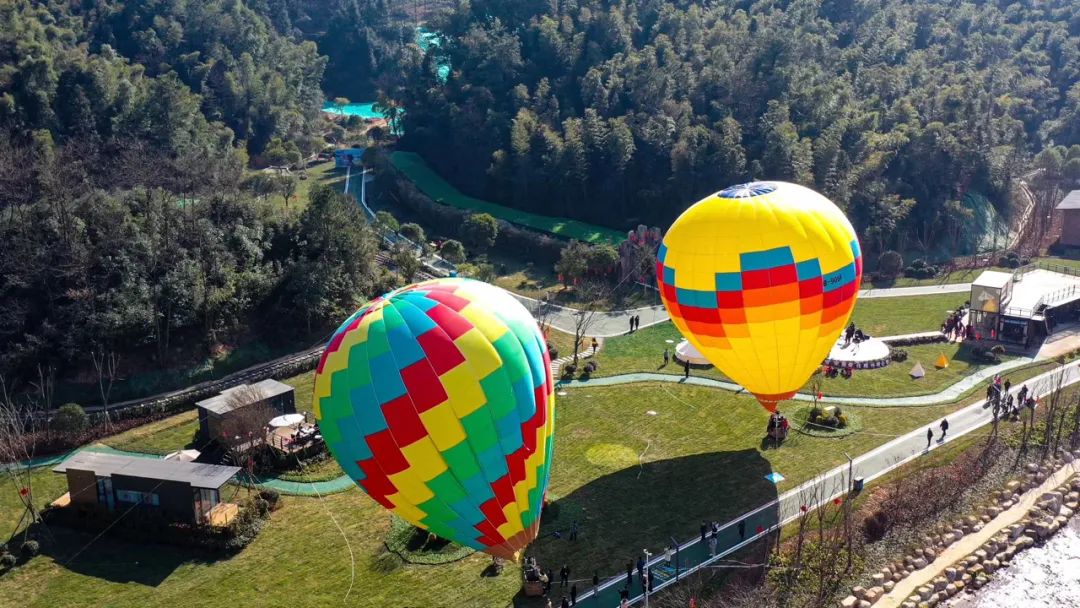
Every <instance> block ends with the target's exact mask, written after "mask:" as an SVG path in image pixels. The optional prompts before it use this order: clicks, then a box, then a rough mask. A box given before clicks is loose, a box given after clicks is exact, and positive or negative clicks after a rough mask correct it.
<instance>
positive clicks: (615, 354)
mask: <svg viewBox="0 0 1080 608" xmlns="http://www.w3.org/2000/svg"><path fill="white" fill-rule="evenodd" d="M667 340H673V341H674V342H675V344H677V343H678V342H679V340H681V337H680V336H679V333H678V330H676V329H675V326H674V325H671V324H670V323H664V324H661V325H656V326H653V327H650V328H646V329H643V330H641V331H639V332H635V333H634V334H632V335H630V336H620V337H618V338H608V340H607V341H606V342H605V345H604V348H603V350H601V351H600V355H599V357H598V359H597V361H598V362H599V363H600V369H599V371H597V373H595V374H593V376H595V377H604V376H617V375H620V374H627V373H632V372H652V373H661V374H671V375H682V373H683V370H682V367H681V366H679V365H678V364H676V363H669V364H668V365H667V366H662V365H661V364H662V363H663V356H662V354H663V352H664V348H665V347H667V348H669V349H671V351H672V352H674V346H675V344H668V343H667ZM903 350H905V351H907V353H908V360H907V361H905V362H902V363H890V364H889V365H888V366H886V367H883V368H880V369H874V370H858V371H856V372H855V373H854V375H853V376H852V377H851V378H850V379H844V378H839V377H838V378H824V377H818V378H814V379H811V381H810V383H809V384H808V385H807V386H806V387H804V388H803V389H802V392H806V393H810V392H811V391H812V390H813V386H814V382H819V383H820V387H821V391H822V392H823V393H824V394H826V395H830V396H834V397H902V396H914V395H928V394H933V393H937V392H940V391H942V390H944V389H946V388H948V387H949V386H952V385H953V384H955V383H956V382H959V381H960V380H962V379H963V378H965V377H966V376H968V375H970V374H972V373H974V372H976V371H977V370H979V369H982V368H984V367H986V366H987V365H986V364H984V363H981V362H976V361H974V359H973V357H972V356H971V350H970V348H967V347H963V346H961V345H960V344H924V345H919V346H907V347H903ZM941 354H944V355H945V357H946V358H947V359H948V360H949V367H947V368H945V369H940V370H939V369H936V368H935V367H934V363H935V362H936V361H937V358H938V356H939V355H941ZM1006 359H1007V357H1006ZM1003 360H1005V359H1003ZM916 361H920V362H922V364H923V368H924V369H925V370H926V376H925V377H923V378H922V379H919V380H914V379H912V378H911V375H910V371H911V368H912V367H913V366H914V365H915V362H916ZM1049 367H1050V364H1039V365H1034V366H1031V369H1030V370H1028V368H1022V369H1020V370H1016V371H1014V372H1013V373H1012V374H1011V375H1016V376H1017V377H1020V376H1024V377H1027V376H1025V374H1028V373H1030V374H1031V375H1035V374H1038V373H1042V372H1044V371H1046V370H1047V369H1049ZM691 373H692V374H693V375H694V376H699V377H705V378H712V379H714V380H729V379H728V378H727V376H725V375H724V374H723V373H721V372H720V371H719V370H717V369H715V368H708V369H700V370H693V372H691Z"/></svg>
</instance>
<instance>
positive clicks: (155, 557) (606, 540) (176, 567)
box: [0, 375, 957, 608]
mask: <svg viewBox="0 0 1080 608" xmlns="http://www.w3.org/2000/svg"><path fill="white" fill-rule="evenodd" d="M305 376H308V377H310V376H309V375H305ZM298 384H299V385H301V386H303V381H301V382H298ZM307 387H308V388H307V390H310V384H308V385H307ZM299 396H300V395H299V394H298V397H299ZM558 399H559V401H558V408H557V416H558V418H557V433H556V452H555V462H554V469H553V474H552V480H551V485H550V488H549V497H550V498H551V499H552V501H553V503H554V505H555V508H554V509H553V510H552V514H553V515H554V514H557V517H550V516H549V517H547V518H545V523H544V525H543V527H542V529H541V538H540V539H539V540H537V541H536V542H535V543H534V544H533V545H532V547H531V548H530V553H531V554H535V555H536V556H537V557H538V558H539V559H540V560H541V562H542V563H543V564H545V565H546V566H550V567H552V568H554V569H556V570H558V568H559V567H560V566H561V565H562V563H564V562H565V563H566V564H568V565H569V566H570V567H571V570H572V572H573V578H591V576H592V572H593V571H594V570H595V571H598V572H599V573H600V574H601V576H607V575H610V574H615V573H617V572H618V570H619V569H620V567H621V565H622V564H624V563H625V562H626V560H627V559H630V557H631V556H632V555H636V552H637V551H639V550H640V549H641V548H643V547H648V548H650V549H651V550H654V551H655V550H662V549H663V548H664V546H665V545H666V544H667V543H668V542H669V541H668V539H669V537H671V536H674V537H676V538H678V539H685V538H687V537H689V536H690V535H693V534H695V533H696V530H697V526H698V524H699V522H700V521H701V520H702V519H718V520H726V519H728V518H731V517H733V516H736V515H738V514H739V513H741V512H743V511H745V510H748V509H750V508H752V507H754V506H757V505H759V504H761V503H762V502H764V501H767V500H769V499H771V498H772V497H774V496H776V495H777V493H778V492H783V491H784V490H786V489H789V488H790V487H793V486H794V485H795V484H798V483H800V482H802V481H805V480H806V479H809V478H811V477H812V476H813V475H815V474H816V473H818V472H820V471H823V470H825V469H828V468H830V467H832V466H836V465H837V464H840V463H841V461H843V460H844V457H843V452H844V451H847V452H849V453H852V454H857V453H862V452H865V451H867V450H869V449H871V448H872V447H874V446H876V445H879V444H881V443H883V442H885V441H887V440H888V439H890V438H891V437H893V436H896V435H900V434H903V433H904V432H907V431H909V430H911V429H915V428H918V427H920V426H922V425H924V424H926V423H928V422H929V421H931V420H933V419H935V418H937V417H939V416H941V415H943V414H945V413H947V412H949V411H951V410H952V409H954V408H955V407H956V406H957V404H952V405H939V406H932V407H918V408H850V409H852V410H853V411H855V412H857V415H858V416H859V418H860V420H861V421H862V424H863V430H862V431H861V432H858V433H855V434H854V435H851V436H849V437H845V438H837V439H831V438H815V437H808V436H804V435H798V434H793V435H792V437H791V438H790V439H789V441H788V442H787V443H786V444H785V445H784V446H783V447H781V448H780V449H767V450H762V438H763V435H764V429H765V424H766V422H767V413H766V412H765V410H763V409H762V408H761V407H760V406H759V405H757V403H756V402H755V401H754V400H753V399H752V398H750V397H748V396H744V395H734V394H732V393H730V392H726V391H722V390H716V389H709V388H703V387H693V386H681V385H662V384H637V385H631V386H620V387H608V388H599V387H598V388H585V389H575V390H572V391H569V392H568V394H567V395H566V396H563V397H559V398H558ZM169 428H170V427H167V426H166V427H163V428H162V429H161V430H160V431H159V433H158V435H160V434H162V433H167V432H168V429H169ZM153 435H155V434H151V435H150V436H153ZM178 439H179V438H178ZM146 440H147V441H151V440H149V439H146ZM106 443H110V441H106ZM771 471H777V472H780V473H781V474H782V475H784V477H785V478H786V480H785V481H784V482H782V483H781V484H780V485H779V486H776V485H773V484H772V483H771V482H768V481H767V480H765V479H764V475H766V474H767V473H769V472H771ZM63 485H64V484H63V477H62V476H60V475H57V474H53V473H51V472H49V471H48V470H47V469H42V470H40V471H38V472H37V473H36V474H35V492H34V496H35V502H36V503H38V504H43V503H45V502H48V501H49V500H52V499H53V498H55V497H56V496H59V495H60V494H62V493H63V491H64V487H63ZM282 504H283V508H282V509H281V510H279V511H278V512H276V513H274V514H273V515H272V517H271V521H270V523H269V525H268V526H267V527H266V528H265V529H264V530H263V532H262V534H261V535H260V536H259V537H258V538H257V539H256V541H255V542H254V543H253V544H252V545H251V546H249V547H247V548H246V549H244V550H243V551H242V552H241V553H240V554H239V555H237V556H234V557H231V558H228V559H219V560H209V561H208V560H207V559H206V558H205V557H204V556H201V555H199V554H197V553H195V552H192V551H190V550H186V549H178V548H172V547H164V546H156V545H152V544H145V545H140V544H133V543H127V542H121V541H117V540H113V539H111V538H109V537H107V536H106V537H102V538H98V539H94V538H93V537H92V536H90V535H87V534H81V533H73V532H69V531H65V530H63V529H61V528H55V529H52V530H51V532H52V534H53V535H54V536H55V538H56V542H55V544H47V550H46V554H45V555H42V556H40V557H38V558H35V559H34V560H32V561H31V562H30V563H28V564H26V565H24V566H21V567H19V568H18V569H17V570H15V571H13V572H10V573H8V574H6V575H4V576H2V577H0V597H18V598H20V599H19V603H18V605H20V606H42V607H46V606H48V607H51V606H117V607H119V608H127V607H129V606H131V607H134V606H165V605H168V606H176V607H184V606H196V607H202V606H222V605H244V604H247V605H257V606H282V607H286V606H288V607H297V606H302V607H306V606H326V605H332V604H340V603H342V602H343V599H344V597H345V594H346V592H347V591H348V589H349V587H350V585H352V591H351V593H350V594H349V599H348V601H346V602H344V603H345V604H346V605H352V606H373V607H374V606H379V607H382V606H425V607H427V606H433V607H435V606H454V607H457V606H505V605H508V604H510V603H515V604H518V605H523V606H530V607H531V606H534V605H538V604H536V603H530V602H526V601H524V599H523V598H522V597H520V596H518V591H519V588H520V579H519V576H520V573H519V571H518V570H517V569H516V568H514V567H512V566H511V567H507V568H506V570H505V571H504V573H503V574H502V575H501V576H498V577H483V576H481V572H482V571H483V570H484V568H485V567H486V566H487V564H488V561H489V560H488V559H487V558H486V557H484V556H481V555H474V556H472V557H469V558H467V559H465V560H463V561H460V562H456V563H453V564H447V565H441V566H415V565H406V564H404V563H402V562H401V560H399V559H398V558H397V557H396V556H393V555H391V554H388V553H387V552H386V550H385V547H384V545H383V536H384V534H385V532H386V530H387V528H388V526H389V521H390V520H389V516H388V515H387V514H386V512H385V511H384V510H383V509H382V508H381V507H380V506H378V505H377V504H376V503H375V502H374V501H372V500H370V499H369V498H367V496H366V495H364V494H363V493H362V492H361V491H359V490H357V489H351V490H349V491H347V492H344V493H340V494H335V495H330V496H325V497H323V498H305V497H284V498H283V503H282ZM17 515H18V510H17V497H16V495H15V493H14V492H13V491H12V490H11V489H10V488H4V489H3V491H0V525H6V526H8V529H11V528H12V527H13V526H14V523H15V521H16V520H17V519H18V517H17ZM335 521H336V524H335ZM573 521H578V522H579V526H580V530H581V537H580V538H579V539H578V540H577V541H576V542H573V543H571V542H570V541H569V540H567V539H566V538H567V534H566V532H567V530H568V528H569V526H570V525H571V522H573ZM338 526H340V528H341V530H342V531H343V532H344V536H343V534H342V532H341V531H339V530H338ZM557 530H559V531H561V532H562V537H561V538H555V537H554V535H553V533H554V532H555V531H557ZM346 539H347V541H348V543H346ZM350 548H351V557H350ZM73 556H74V559H72V557H73ZM354 563H355V570H354V567H353V564H354ZM556 599H557V598H556Z"/></svg>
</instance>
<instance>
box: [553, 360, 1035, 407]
mask: <svg viewBox="0 0 1080 608" xmlns="http://www.w3.org/2000/svg"><path fill="white" fill-rule="evenodd" d="M1034 362H1035V359H1032V358H1030V357H1019V358H1016V359H1012V360H1009V361H1005V362H1004V363H999V364H997V365H994V366H991V367H986V368H983V369H980V370H979V371H977V372H975V373H973V374H971V375H969V376H966V377H964V378H962V379H961V380H959V381H957V382H956V383H955V384H953V385H952V386H949V387H948V388H946V389H945V390H942V391H939V392H937V393H932V394H929V395H912V396H910V397H828V396H826V397H824V398H822V399H819V401H820V402H821V403H837V404H840V405H862V406H867V407H898V406H922V405H937V404H940V403H950V402H952V401H956V400H957V399H959V398H960V397H962V396H963V395H964V394H965V393H967V392H968V391H970V390H971V389H973V388H975V387H976V386H978V385H979V383H980V382H982V381H983V380H988V379H990V378H993V377H994V376H995V375H997V374H1003V373H1005V372H1007V371H1009V370H1013V369H1016V368H1019V367H1023V366H1025V365H1028V364H1030V363H1034ZM638 382H670V383H673V384H690V385H694V386H708V387H711V388H720V389H724V390H728V391H734V392H739V391H742V390H743V388H742V387H741V386H739V385H738V384H735V383H734V382H725V381H723V380H714V379H712V378H701V377H698V376H690V377H689V378H685V379H684V378H683V377H682V376H678V375H675V374H656V373H650V372H641V373H633V374H620V375H618V376H607V377H601V378H590V379H588V380H572V381H562V382H559V383H558V387H559V388H585V387H590V386H616V385H619V384H634V383H638ZM794 399H795V400H797V401H813V400H814V398H813V396H811V395H806V394H803V393H799V394H797V395H795V397H794Z"/></svg>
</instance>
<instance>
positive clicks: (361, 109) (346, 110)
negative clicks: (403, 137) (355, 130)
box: [322, 101, 386, 118]
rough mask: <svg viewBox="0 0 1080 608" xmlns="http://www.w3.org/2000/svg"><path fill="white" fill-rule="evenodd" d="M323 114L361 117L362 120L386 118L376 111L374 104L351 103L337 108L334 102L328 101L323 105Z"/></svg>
mask: <svg viewBox="0 0 1080 608" xmlns="http://www.w3.org/2000/svg"><path fill="white" fill-rule="evenodd" d="M322 110H323V112H329V113H330V114H338V115H341V116H359V117H360V118H386V117H385V116H383V115H382V113H381V112H376V111H375V104H374V103H350V104H348V105H345V106H342V107H340V108H339V107H337V106H335V105H334V102H332V101H327V102H326V103H325V104H323V108H322Z"/></svg>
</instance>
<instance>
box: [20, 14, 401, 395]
mask: <svg viewBox="0 0 1080 608" xmlns="http://www.w3.org/2000/svg"><path fill="white" fill-rule="evenodd" d="M325 64H326V60H325V58H323V57H321V56H320V55H319V52H318V50H317V48H316V45H315V44H314V43H313V42H310V41H297V40H296V39H294V37H293V36H292V35H283V34H282V33H280V32H278V31H277V30H276V29H275V27H274V26H273V24H272V23H271V21H270V20H269V19H267V18H266V17H264V16H263V15H262V14H260V13H259V12H256V11H255V10H252V9H251V8H249V7H247V6H246V5H245V4H244V3H243V2H235V1H230V0H220V1H218V0H202V1H199V2H184V1H180V0H173V1H167V0H149V1H140V2H121V1H118V0H97V1H86V2H66V1H64V2H61V1H54V2H31V1H29V0H13V1H8V2H0V243H2V244H3V245H2V246H0V377H2V378H4V379H6V382H7V386H8V387H9V388H10V386H11V384H12V383H13V382H14V383H16V384H18V383H19V382H18V381H19V380H23V382H22V386H26V382H25V381H26V379H28V378H30V377H36V374H37V370H38V368H39V366H40V368H41V369H46V370H47V369H48V368H49V367H52V368H54V369H56V370H58V371H59V375H60V377H61V378H63V377H70V376H72V375H75V374H76V373H77V372H78V371H79V370H80V369H83V370H86V369H89V368H90V360H91V357H92V355H93V354H95V353H96V354H98V355H100V354H101V353H105V352H113V351H118V352H121V353H123V354H124V358H123V361H124V362H123V366H124V370H125V371H122V374H125V375H126V374H127V371H126V370H131V369H136V370H140V369H147V368H155V367H157V368H161V367H166V366H168V365H170V364H174V363H176V362H177V359H182V358H184V357H185V356H189V355H195V354H197V353H199V352H201V353H203V356H205V353H207V352H210V351H211V350H212V349H214V348H215V347H217V346H218V345H220V344H221V343H222V342H225V343H228V342H230V341H231V340H233V339H235V338H236V337H238V336H239V335H241V334H245V335H247V336H249V337H250V336H252V335H254V336H255V337H266V336H289V335H292V336H294V337H295V336H297V335H299V336H303V335H304V334H305V332H307V331H311V332H316V331H318V330H319V329H321V328H323V327H325V326H326V325H327V324H330V323H332V322H334V321H335V320H337V319H340V318H341V317H342V316H343V315H345V314H348V313H349V312H351V311H352V310H353V307H354V305H355V304H356V302H357V300H359V299H362V298H364V297H366V296H370V295H371V294H372V293H373V292H374V291H376V290H378V289H381V288H383V287H385V285H383V286H379V285H377V282H378V281H381V280H383V279H384V277H382V276H381V275H380V273H379V271H377V269H376V267H375V264H374V250H375V247H376V241H375V238H374V236H373V233H372V231H371V230H370V228H369V227H368V226H367V223H366V221H365V219H364V217H363V214H362V212H361V211H360V210H359V209H358V208H357V207H356V206H355V204H353V203H352V202H351V200H348V199H346V198H345V197H343V196H342V195H341V194H338V193H334V192H330V191H329V190H325V189H315V190H314V191H313V195H312V197H311V201H310V203H309V204H308V205H307V209H306V211H304V213H303V214H302V215H299V214H297V213H295V212H294V213H287V212H283V210H281V209H280V208H273V207H271V206H270V205H268V204H266V202H265V201H264V200H263V196H264V195H265V192H263V191H260V190H259V189H258V188H250V187H249V185H250V184H251V182H252V179H251V178H249V177H247V176H246V175H245V170H246V168H247V166H248V161H249V154H250V156H251V157H254V155H258V154H261V153H262V152H263V151H264V149H265V148H266V147H267V144H274V145H275V146H276V145H280V142H281V141H282V140H284V141H285V142H287V143H288V144H289V149H290V150H291V151H292V155H293V156H294V157H298V156H299V154H300V153H304V154H307V153H310V152H313V151H316V150H318V149H320V148H321V147H322V146H323V141H322V138H321V134H320V131H321V130H322V129H324V128H325V126H326V125H325V123H323V122H322V121H323V119H322V117H321V116H320V115H321V112H320V108H321V105H322V100H323V94H322V91H321V88H320V85H321V81H322V75H323V70H324V67H325ZM275 142H277V143H275ZM293 145H295V146H296V148H295V149H293V148H292V146H293ZM297 160H298V159H297ZM257 177H259V178H266V177H267V176H264V175H260V176H257ZM265 181H267V180H266V179H261V180H260V183H261V182H265ZM272 185H273V184H272ZM293 186H295V184H293ZM275 187H276V186H275ZM293 189H294V190H295V187H294V188H293ZM275 319H277V320H280V319H288V320H289V321H287V322H279V321H275Z"/></svg>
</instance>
